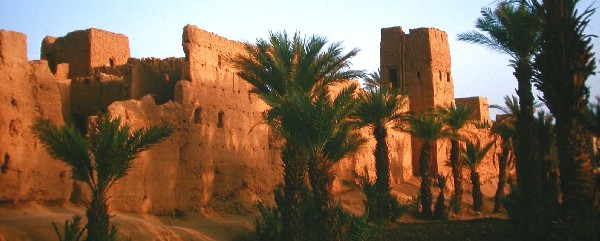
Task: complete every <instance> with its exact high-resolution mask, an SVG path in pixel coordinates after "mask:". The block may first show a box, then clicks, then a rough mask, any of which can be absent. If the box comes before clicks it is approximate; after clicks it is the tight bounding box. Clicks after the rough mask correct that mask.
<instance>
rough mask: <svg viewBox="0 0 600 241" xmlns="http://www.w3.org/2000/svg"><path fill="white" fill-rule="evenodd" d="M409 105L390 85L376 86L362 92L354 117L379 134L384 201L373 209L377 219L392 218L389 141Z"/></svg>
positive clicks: (379, 176) (380, 189)
mask: <svg viewBox="0 0 600 241" xmlns="http://www.w3.org/2000/svg"><path fill="white" fill-rule="evenodd" d="M376 73H377V72H374V73H372V74H370V77H369V78H368V79H371V81H372V82H373V83H379V79H378V76H379V75H378V74H376ZM405 106H406V98H405V97H402V96H399V95H398V94H397V92H395V91H394V90H389V89H388V88H379V87H377V88H372V89H367V91H365V92H362V93H361V94H360V95H359V101H358V106H357V108H356V111H355V113H354V115H353V119H354V121H355V122H356V124H357V125H358V126H359V127H369V128H370V129H371V130H372V133H373V136H374V137H375V142H376V144H375V151H374V152H373V153H374V155H375V173H376V175H377V179H376V181H375V188H376V190H377V193H378V195H379V196H380V200H378V201H377V204H378V207H374V208H376V210H372V214H373V215H374V216H375V217H376V218H377V219H380V218H383V217H385V216H387V217H388V218H389V217H390V215H391V214H392V210H391V206H390V205H391V203H389V202H388V201H390V200H391V189H390V160H389V150H388V144H387V140H386V138H387V136H388V131H389V130H390V129H391V128H392V127H393V126H395V125H397V124H398V122H400V121H401V120H402V119H403V118H404V116H405V114H403V113H402V110H403V109H404V108H405Z"/></svg>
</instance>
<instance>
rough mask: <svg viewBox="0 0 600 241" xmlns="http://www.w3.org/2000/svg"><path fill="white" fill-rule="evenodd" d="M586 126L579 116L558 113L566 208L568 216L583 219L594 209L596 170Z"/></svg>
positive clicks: (562, 182)
mask: <svg viewBox="0 0 600 241" xmlns="http://www.w3.org/2000/svg"><path fill="white" fill-rule="evenodd" d="M585 133H586V132H585V127H584V126H583V124H582V123H581V122H579V121H578V120H577V119H576V118H572V117H568V118H565V117H564V116H556V137H557V138H556V141H557V146H558V147H559V148H558V156H559V158H560V164H559V168H560V177H561V190H562V193H563V209H564V211H565V216H566V218H567V220H576V219H579V220H582V219H580V218H584V217H585V215H586V214H588V212H590V211H591V210H592V192H593V185H594V182H593V180H594V179H593V177H594V176H593V173H592V163H591V159H590V154H589V152H588V150H587V148H586V145H587V144H586V142H587V138H586V136H585V135H586V134H585Z"/></svg>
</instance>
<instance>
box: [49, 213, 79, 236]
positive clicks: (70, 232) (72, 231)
mask: <svg viewBox="0 0 600 241" xmlns="http://www.w3.org/2000/svg"><path fill="white" fill-rule="evenodd" d="M80 221H81V216H77V215H75V216H73V218H72V221H69V220H66V221H65V227H64V229H63V234H64V236H62V235H61V234H60V232H59V231H58V226H57V224H56V223H55V222H52V227H53V228H54V232H55V233H56V236H57V237H58V241H79V240H81V239H82V238H83V232H84V231H85V228H81V227H79V225H80V224H79V223H80Z"/></svg>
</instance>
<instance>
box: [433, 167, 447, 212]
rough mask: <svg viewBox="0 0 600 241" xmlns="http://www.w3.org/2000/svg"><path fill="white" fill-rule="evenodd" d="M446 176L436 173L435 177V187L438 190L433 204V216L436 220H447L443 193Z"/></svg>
mask: <svg viewBox="0 0 600 241" xmlns="http://www.w3.org/2000/svg"><path fill="white" fill-rule="evenodd" d="M447 181H448V176H445V175H442V174H441V173H438V175H437V176H436V183H435V184H436V187H437V188H438V191H439V194H438V197H437V200H436V202H435V208H434V209H433V216H434V217H435V218H436V219H442V220H443V219H448V209H447V208H446V196H445V195H444V191H445V190H446V183H447Z"/></svg>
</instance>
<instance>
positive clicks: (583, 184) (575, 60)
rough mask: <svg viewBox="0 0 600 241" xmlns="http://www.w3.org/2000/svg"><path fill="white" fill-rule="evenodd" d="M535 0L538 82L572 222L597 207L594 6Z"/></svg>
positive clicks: (567, 0) (567, 214) (565, 206)
mask: <svg viewBox="0 0 600 241" xmlns="http://www.w3.org/2000/svg"><path fill="white" fill-rule="evenodd" d="M532 2H533V4H532V5H533V8H534V10H535V13H536V15H537V18H538V19H539V22H540V25H541V49H540V52H539V53H538V54H537V55H536V57H535V67H536V69H537V74H536V79H535V83H536V86H537V88H538V89H539V90H540V91H541V92H542V93H543V99H542V101H543V102H544V103H545V104H546V106H547V107H548V109H549V110H550V112H551V113H552V115H553V116H554V118H555V120H556V129H555V131H556V142H557V147H558V157H559V160H560V164H559V168H560V179H561V187H562V188H561V190H562V193H563V209H564V210H563V211H564V213H565V217H566V220H567V222H569V223H570V222H571V221H575V220H581V218H584V217H585V216H586V215H588V211H589V210H592V205H591V204H592V201H591V199H592V192H593V173H592V162H591V157H590V154H589V152H588V150H587V147H586V145H587V144H586V133H585V131H586V128H585V125H584V121H583V120H584V115H585V112H586V107H587V104H588V95H589V87H588V86H587V84H586V81H587V79H588V77H589V76H590V75H593V74H594V71H595V69H596V59H595V58H594V52H593V49H592V42H591V40H592V36H591V35H588V34H586V33H585V31H586V27H587V25H588V23H589V22H590V17H591V15H592V14H594V12H595V9H593V8H587V9H585V10H584V11H583V12H581V13H580V12H578V11H577V4H578V2H579V1H577V0H564V1H543V2H540V1H537V0H533V1H532Z"/></svg>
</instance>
